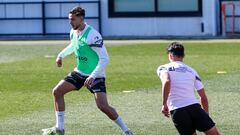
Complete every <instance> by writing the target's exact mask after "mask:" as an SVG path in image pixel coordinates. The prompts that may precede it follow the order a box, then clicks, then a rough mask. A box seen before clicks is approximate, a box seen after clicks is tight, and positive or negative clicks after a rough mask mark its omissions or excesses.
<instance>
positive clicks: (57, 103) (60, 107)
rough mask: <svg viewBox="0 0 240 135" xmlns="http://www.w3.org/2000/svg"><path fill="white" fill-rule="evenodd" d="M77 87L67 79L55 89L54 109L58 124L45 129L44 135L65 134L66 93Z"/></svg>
mask: <svg viewBox="0 0 240 135" xmlns="http://www.w3.org/2000/svg"><path fill="white" fill-rule="evenodd" d="M74 89H76V87H75V86H74V85H73V84H71V83H69V82H67V81H65V80H61V81H60V82H59V83H58V84H57V85H56V86H55V87H54V89H53V92H52V94H53V98H54V109H55V114H56V126H54V127H52V128H47V129H43V135H49V134H56V133H58V134H59V135H64V111H65V102H64V95H65V94H66V93H68V92H70V91H72V90H74Z"/></svg>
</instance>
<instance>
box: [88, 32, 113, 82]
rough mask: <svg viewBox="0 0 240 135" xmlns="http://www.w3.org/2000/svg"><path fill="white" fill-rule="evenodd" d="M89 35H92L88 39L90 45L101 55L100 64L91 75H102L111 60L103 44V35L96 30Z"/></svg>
mask: <svg viewBox="0 0 240 135" xmlns="http://www.w3.org/2000/svg"><path fill="white" fill-rule="evenodd" d="M89 36H91V37H90V38H89V40H88V45H89V46H90V47H91V48H92V49H93V50H94V51H95V52H96V53H97V55H98V57H99V61H98V64H97V66H96V68H95V69H94V70H93V72H92V73H91V75H90V77H93V78H97V77H98V76H100V74H102V73H103V72H105V68H106V65H107V64H108V62H109V57H108V53H107V50H106V48H105V46H104V44H103V39H102V36H101V35H100V34H99V33H98V32H97V31H95V30H94V31H93V32H92V33H90V35H89Z"/></svg>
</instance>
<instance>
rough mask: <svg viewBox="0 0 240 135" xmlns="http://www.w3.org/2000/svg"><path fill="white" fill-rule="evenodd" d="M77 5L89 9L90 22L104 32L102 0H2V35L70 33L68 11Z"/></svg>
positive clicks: (0, 24) (0, 12) (0, 31)
mask: <svg viewBox="0 0 240 135" xmlns="http://www.w3.org/2000/svg"><path fill="white" fill-rule="evenodd" d="M76 5H81V7H83V8H84V9H85V10H86V18H85V20H86V22H88V23H89V24H90V25H92V26H93V27H94V28H96V29H97V30H98V31H99V32H100V33H101V4H100V1H99V0H98V1H59V2H56V1H54V2H46V1H42V2H1V3H0V35H66V34H68V33H69V31H70V25H69V23H68V22H69V21H68V12H69V11H70V9H72V8H73V7H74V6H76Z"/></svg>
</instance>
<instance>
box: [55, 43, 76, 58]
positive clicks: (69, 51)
mask: <svg viewBox="0 0 240 135" xmlns="http://www.w3.org/2000/svg"><path fill="white" fill-rule="evenodd" d="M73 52H74V48H73V45H72V44H71V43H70V44H69V45H68V46H67V47H66V48H64V49H63V50H62V51H61V52H60V53H59V54H58V56H57V57H60V58H62V59H63V58H64V57H66V56H67V55H70V54H72V53H73Z"/></svg>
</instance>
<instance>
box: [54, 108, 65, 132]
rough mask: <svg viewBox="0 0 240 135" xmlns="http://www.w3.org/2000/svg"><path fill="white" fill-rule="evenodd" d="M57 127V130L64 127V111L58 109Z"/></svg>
mask: <svg viewBox="0 0 240 135" xmlns="http://www.w3.org/2000/svg"><path fill="white" fill-rule="evenodd" d="M56 128H57V130H63V129H64V112H59V111H56Z"/></svg>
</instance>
